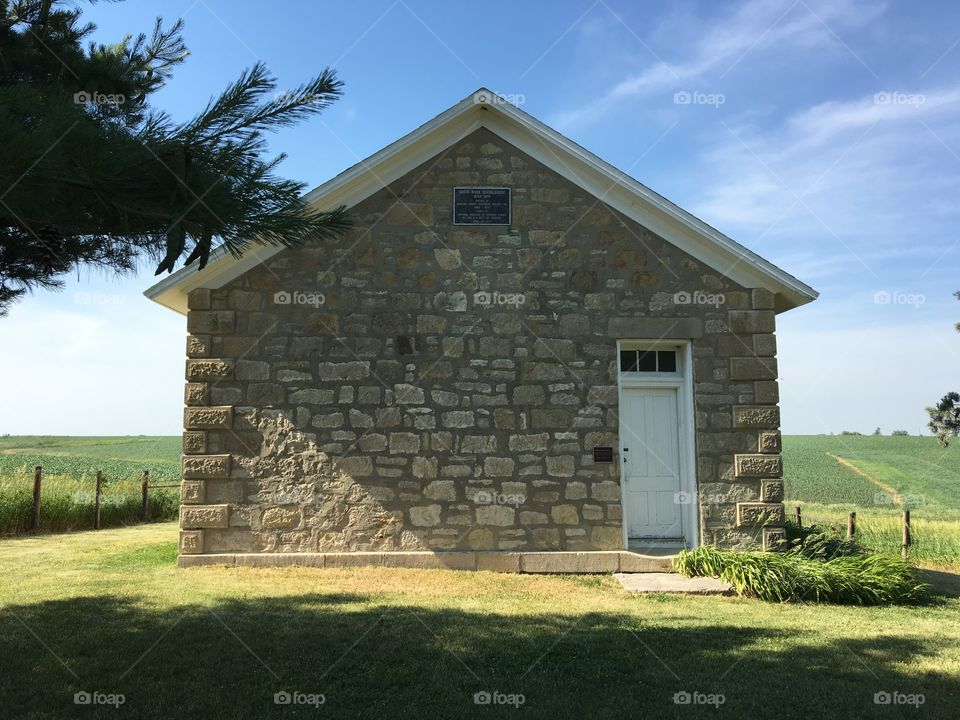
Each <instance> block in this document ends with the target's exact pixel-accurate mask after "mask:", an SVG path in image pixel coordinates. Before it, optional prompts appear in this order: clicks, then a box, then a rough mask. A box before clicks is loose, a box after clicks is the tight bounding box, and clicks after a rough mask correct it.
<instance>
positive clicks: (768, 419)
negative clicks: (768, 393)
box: [733, 405, 780, 430]
mask: <svg viewBox="0 0 960 720" xmlns="http://www.w3.org/2000/svg"><path fill="white" fill-rule="evenodd" d="M733 426H734V427H735V428H761V429H764V430H776V429H777V428H779V427H780V408H778V407H777V406H776V405H738V406H736V407H734V408H733Z"/></svg>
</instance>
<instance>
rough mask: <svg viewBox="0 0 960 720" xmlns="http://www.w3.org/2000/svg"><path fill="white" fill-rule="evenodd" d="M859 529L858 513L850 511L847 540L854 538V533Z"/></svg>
mask: <svg viewBox="0 0 960 720" xmlns="http://www.w3.org/2000/svg"><path fill="white" fill-rule="evenodd" d="M856 531H857V514H856V513H855V512H852V513H850V515H848V516H847V540H853V535H854V533H855V532H856Z"/></svg>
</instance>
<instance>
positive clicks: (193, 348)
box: [187, 335, 210, 358]
mask: <svg viewBox="0 0 960 720" xmlns="http://www.w3.org/2000/svg"><path fill="white" fill-rule="evenodd" d="M187 357H190V358H205V357H210V336H209V335H187Z"/></svg>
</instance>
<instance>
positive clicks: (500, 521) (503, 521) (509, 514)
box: [477, 505, 515, 527]
mask: <svg viewBox="0 0 960 720" xmlns="http://www.w3.org/2000/svg"><path fill="white" fill-rule="evenodd" d="M514 515H515V512H514V509H513V508H512V507H508V506H506V505H481V506H479V507H478V508H477V525H499V526H502V527H506V526H510V525H513V523H514Z"/></svg>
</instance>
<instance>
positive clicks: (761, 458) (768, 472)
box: [733, 453, 783, 478]
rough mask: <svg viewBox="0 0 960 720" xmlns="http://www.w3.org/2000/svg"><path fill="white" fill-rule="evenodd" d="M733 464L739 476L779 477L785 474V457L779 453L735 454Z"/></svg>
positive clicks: (735, 472)
mask: <svg viewBox="0 0 960 720" xmlns="http://www.w3.org/2000/svg"><path fill="white" fill-rule="evenodd" d="M733 466H734V474H735V475H736V476H737V477H746V478H778V477H780V476H781V475H783V459H782V458H781V457H780V456H779V455H756V454H752V453H751V454H742V455H734V456H733Z"/></svg>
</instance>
